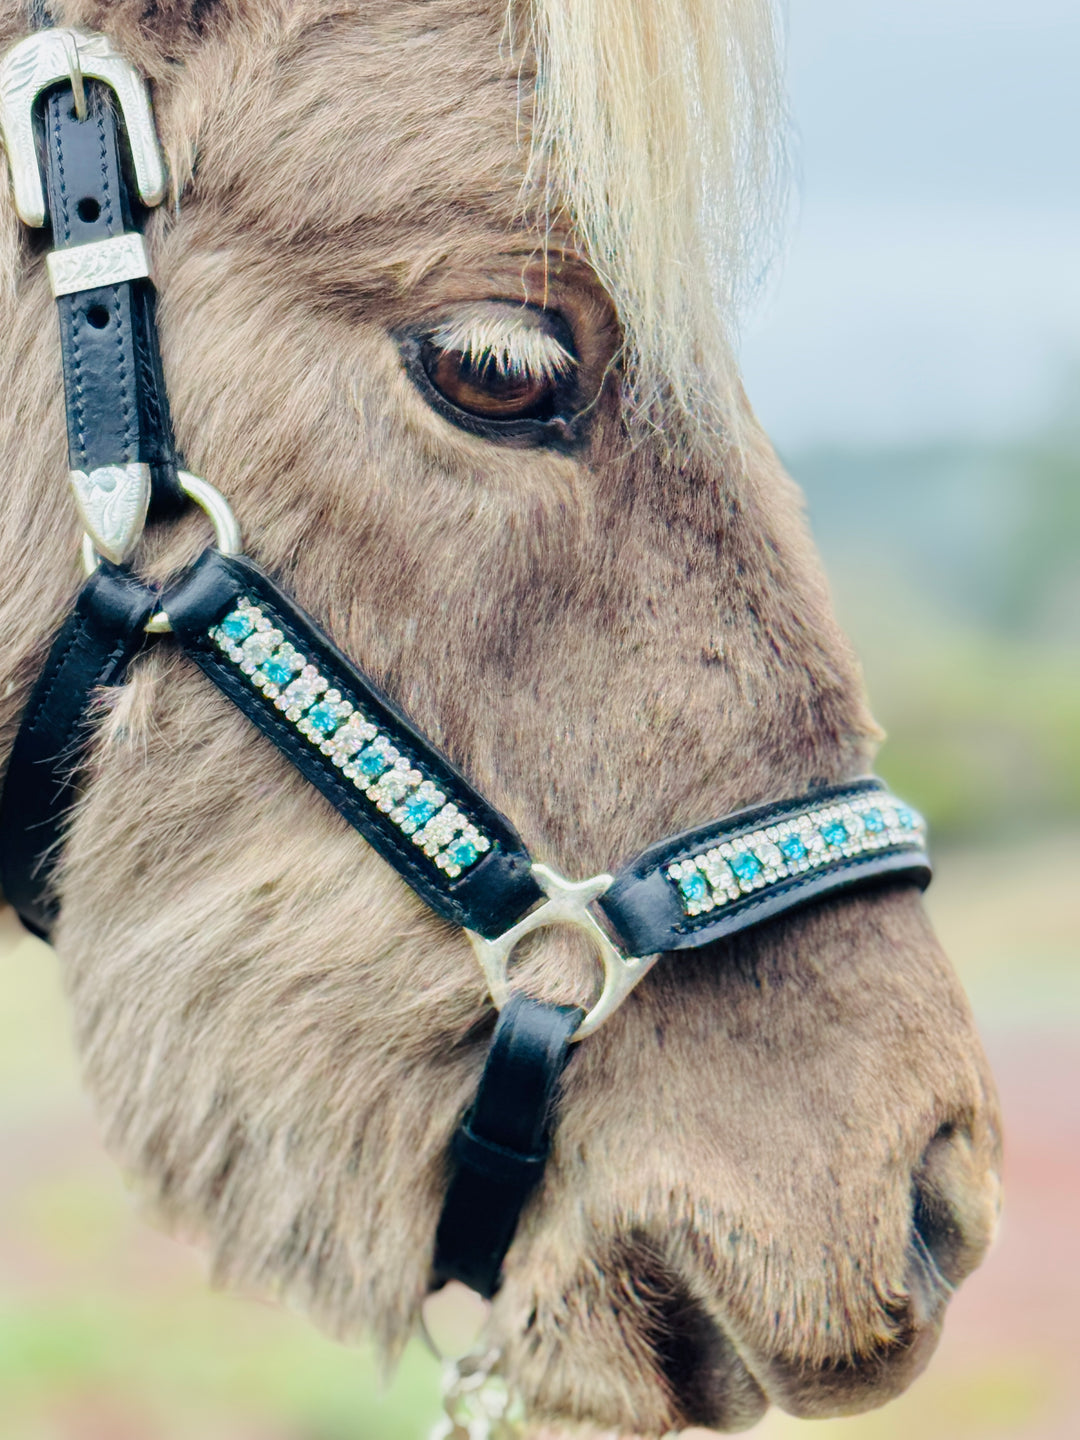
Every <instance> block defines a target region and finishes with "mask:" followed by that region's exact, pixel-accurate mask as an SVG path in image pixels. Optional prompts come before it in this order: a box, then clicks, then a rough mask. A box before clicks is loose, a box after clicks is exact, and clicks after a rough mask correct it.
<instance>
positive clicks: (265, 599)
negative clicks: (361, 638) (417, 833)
mask: <svg viewBox="0 0 1080 1440" xmlns="http://www.w3.org/2000/svg"><path fill="white" fill-rule="evenodd" d="M241 596H244V597H247V598H248V599H250V600H251V601H252V602H254V603H256V604H258V605H259V606H260V607H262V609H263V610H264V612H265V613H266V614H267V615H268V616H270V617H272V618H273V621H274V624H275V626H277V627H278V628H279V629H280V630H281V632H282V633H283V634H284V635H285V637H286V639H287V640H288V641H289V642H290V643H291V644H292V645H294V646H295V647H296V649H297V650H299V651H300V652H301V653H302V654H303V655H305V656H306V657H307V658H308V660H309V661H310V662H312V663H313V664H314V665H316V666H317V667H318V668H319V670H320V672H321V673H322V674H323V675H324V676H326V677H327V678H328V679H329V680H330V682H331V683H332V685H333V686H334V687H335V688H336V689H337V690H338V691H340V693H341V694H342V695H343V696H345V697H346V698H347V699H348V700H349V701H350V702H351V703H353V704H354V705H358V706H359V707H362V709H363V710H364V711H365V712H366V713H367V714H368V715H369V716H370V717H371V719H372V720H373V721H374V722H375V723H376V724H377V725H378V726H379V727H380V729H381V730H383V731H385V732H386V733H387V734H388V735H390V736H391V737H392V738H393V742H394V744H395V746H396V747H398V748H399V749H400V750H401V751H402V752H403V753H405V754H407V755H408V756H410V757H411V758H412V760H413V761H414V762H415V763H416V764H417V765H418V766H419V768H420V769H421V770H422V771H423V772H425V774H426V775H428V776H429V777H430V778H431V779H432V780H433V781H434V782H435V783H436V784H437V785H438V786H439V788H440V789H441V790H442V791H443V792H444V793H445V794H446V795H447V796H448V797H449V798H450V800H451V801H452V802H453V803H454V804H455V805H457V806H458V808H459V809H460V810H461V811H462V812H463V813H464V814H466V815H467V816H468V817H469V818H470V820H471V821H472V822H473V823H474V824H475V825H477V826H478V827H479V828H480V829H481V830H482V831H483V832H484V833H485V834H486V835H487V836H489V837H490V839H491V841H492V848H491V850H490V852H489V853H487V854H486V855H485V856H484V858H483V859H482V860H480V862H479V863H478V864H475V865H474V866H473V867H472V868H471V869H469V870H468V871H466V872H465V873H464V874H463V875H462V876H461V877H460V878H456V879H451V878H449V877H448V876H447V875H446V874H445V873H444V872H443V871H441V870H440V869H438V868H437V866H436V865H435V864H434V863H433V862H432V861H431V860H430V859H429V858H428V857H427V856H426V855H425V854H424V852H423V850H421V849H419V848H418V847H417V846H416V845H415V844H413V843H412V842H411V841H410V840H409V838H408V837H407V836H406V835H404V834H403V833H402V831H401V830H400V829H399V828H398V826H397V825H395V824H394V823H393V822H392V821H391V820H390V819H389V818H388V817H387V815H385V814H383V813H381V812H380V811H379V810H378V809H376V808H375V807H374V806H373V805H372V804H371V802H370V801H369V800H367V799H366V797H365V795H364V793H363V791H362V790H360V789H357V787H356V786H354V785H353V784H352V783H351V782H350V781H349V780H348V779H347V778H346V777H345V776H344V775H343V774H342V771H341V769H340V767H338V766H336V765H335V764H334V763H333V762H332V760H331V759H329V758H328V756H327V755H326V754H324V753H323V752H322V751H320V750H319V749H318V748H317V747H315V746H314V745H312V744H310V743H309V742H308V741H307V740H305V738H304V737H303V735H302V734H301V733H300V732H299V730H298V728H297V726H296V725H294V724H293V723H292V722H291V721H289V720H287V719H286V717H285V715H284V714H283V713H282V711H281V710H279V709H277V708H275V706H274V705H273V704H272V703H271V701H270V700H269V699H268V698H267V697H266V695H265V694H264V693H263V692H262V691H260V690H258V689H256V688H255V687H254V686H253V685H252V684H251V683H249V681H248V680H247V678H246V677H245V676H244V675H243V673H242V672H241V671H240V670H239V669H238V668H237V666H236V665H234V664H233V663H232V662H231V661H230V660H228V659H227V658H226V657H225V655H223V654H222V651H221V650H220V649H219V648H218V646H217V645H216V644H215V642H214V640H213V638H212V637H211V635H210V631H211V629H212V628H213V627H214V625H215V624H216V623H217V622H218V621H219V620H220V619H221V618H222V617H223V616H224V615H225V614H226V612H227V611H229V610H231V609H232V608H233V607H234V606H235V605H236V603H237V601H238V599H239V598H240V597H241ZM162 603H163V606H164V608H165V610H166V611H167V612H168V615H169V619H170V621H171V622H172V628H173V633H174V635H175V636H176V639H177V640H178V641H179V642H180V644H181V645H182V646H183V648H184V650H185V651H186V652H187V654H188V655H190V656H191V658H192V659H193V660H194V661H195V663H196V664H197V665H198V666H199V667H200V669H202V671H203V672H204V673H205V674H206V675H208V676H209V678H210V679H211V680H213V682H214V684H215V685H217V687H218V688H219V689H220V690H221V691H222V692H223V693H224V694H225V695H226V696H227V697H228V698H229V699H230V700H231V701H232V702H233V704H235V705H236V706H237V707H238V708H239V709H240V710H242V711H243V712H244V714H245V715H246V716H247V717H248V719H249V720H251V721H252V723H253V724H254V725H256V726H257V727H258V729H259V730H261V731H262V733H263V734H264V735H266V736H267V737H268V738H269V739H270V740H272V741H273V743H274V744H275V745H276V746H277V748H278V749H279V750H280V751H281V753H282V754H283V755H284V756H285V757H286V759H288V760H289V761H291V762H292V764H293V765H295V766H296V768H297V769H298V770H299V771H300V773H301V774H302V775H303V776H304V777H305V779H307V780H309V781H310V782H311V783H312V784H313V785H314V786H315V787H316V789H318V790H320V791H321V792H322V793H323V795H325V796H326V798H327V799H328V800H329V801H330V803H331V804H332V805H333V806H334V808H335V810H337V812H338V813H339V814H340V815H341V816H343V817H344V819H345V820H347V821H348V822H349V824H350V825H352V826H353V827H354V828H355V829H356V830H358V831H359V832H360V834H361V835H363V837H364V839H365V840H367V842H368V843H369V844H370V845H371V846H372V847H373V848H374V849H375V850H377V851H378V852H379V854H380V855H381V856H382V857H383V859H384V860H386V861H387V862H388V863H389V864H390V865H392V866H393V867H394V869H395V870H396V871H397V872H398V874H399V875H401V877H402V878H403V879H404V880H405V881H406V882H407V883H408V884H409V885H411V886H412V888H413V889H414V890H415V891H416V893H417V894H418V895H419V896H420V898H421V899H422V900H424V901H426V903H427V904H428V905H430V906H431V908H432V909H433V910H435V911H436V912H437V913H438V914H439V915H442V916H443V917H444V918H445V919H447V920H449V921H451V922H452V923H453V924H455V925H463V926H465V927H467V928H468V929H470V930H476V931H477V932H478V933H479V934H481V935H486V936H488V937H489V938H491V937H494V936H497V935H501V934H502V933H503V931H504V930H506V929H508V928H509V927H510V926H511V925H512V924H513V923H514V922H515V921H516V920H518V919H519V918H520V917H521V916H522V915H523V914H524V913H525V912H526V911H527V910H529V909H530V908H531V907H532V906H533V905H534V904H535V903H536V901H537V900H539V899H540V898H541V891H540V889H539V887H538V885H537V884H536V881H535V880H534V879H533V878H532V862H531V860H530V858H529V855H528V852H527V851H526V849H525V846H524V844H523V843H522V840H521V837H520V836H519V835H518V833H517V831H516V830H515V829H514V827H513V826H512V825H511V824H510V822H509V820H507V819H506V817H505V816H503V815H501V814H500V813H499V812H498V810H496V809H495V808H494V807H493V806H492V805H490V804H489V803H488V802H487V801H486V800H485V799H484V797H483V796H482V795H481V794H480V792H479V791H478V790H476V789H474V788H473V786H472V785H470V784H469V782H468V780H466V778H465V776H464V775H462V774H461V772H460V771H459V770H457V769H456V767H455V766H453V765H452V764H451V763H450V761H449V760H447V758H446V756H445V755H443V754H442V753H441V752H440V751H438V750H437V749H436V748H435V747H434V746H433V745H432V744H431V742H430V741H429V740H428V739H427V738H426V737H425V736H424V735H422V734H421V732H420V731H419V730H418V729H417V728H416V726H415V725H413V724H412V722H411V721H410V720H409V719H407V717H406V716H404V715H403V714H402V713H401V711H400V710H398V709H397V707H396V706H395V705H394V704H393V703H392V701H390V700H388V699H387V697H386V696H385V695H384V694H383V693H382V692H381V691H380V690H378V689H377V688H376V687H375V686H374V685H373V684H372V683H371V681H370V680H369V679H368V678H367V677H366V676H365V675H363V674H362V673H361V672H360V671H359V670H357V669H356V667H355V666H354V665H353V664H352V662H351V661H350V660H349V659H348V657H347V656H345V655H343V654H342V653H341V651H340V650H338V648H337V647H336V646H335V645H334V644H333V642H332V641H331V640H330V639H329V638H328V637H327V636H326V634H325V633H324V632H323V631H322V630H321V629H320V628H319V627H318V626H317V625H316V623H315V621H314V620H312V618H311V617H310V616H309V615H307V614H305V613H304V611H303V610H301V609H300V608H299V606H297V605H296V604H294V603H293V601H292V600H291V599H290V598H289V597H288V596H287V595H285V594H284V592H283V591H281V590H279V589H278V587H277V586H276V585H275V584H274V582H273V581H272V580H271V579H270V578H269V576H268V575H266V574H265V573H264V572H263V571H262V570H260V569H259V568H258V566H256V565H254V564H253V563H252V562H251V561H250V560H247V559H245V558H244V557H242V556H224V555H221V554H220V553H219V552H218V551H216V550H208V551H207V552H206V553H205V554H204V555H203V556H202V557H201V558H200V559H199V560H198V561H197V562H196V564H195V565H194V566H193V568H192V569H191V571H189V573H188V574H187V575H186V576H185V578H184V580H183V581H182V582H181V583H180V584H179V585H178V586H177V587H176V589H174V590H172V591H171V592H170V593H169V594H167V595H166V596H165V598H164V600H163V602H162Z"/></svg>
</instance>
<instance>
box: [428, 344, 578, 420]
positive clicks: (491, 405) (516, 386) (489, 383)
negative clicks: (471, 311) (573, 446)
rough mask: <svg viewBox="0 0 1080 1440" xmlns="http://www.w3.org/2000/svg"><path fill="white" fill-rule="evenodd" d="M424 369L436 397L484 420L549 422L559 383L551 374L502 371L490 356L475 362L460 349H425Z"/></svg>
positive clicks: (431, 347) (433, 346) (484, 356)
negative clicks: (437, 395) (436, 394)
mask: <svg viewBox="0 0 1080 1440" xmlns="http://www.w3.org/2000/svg"><path fill="white" fill-rule="evenodd" d="M423 362H424V369H425V370H426V371H427V376H428V379H429V380H430V381H431V383H432V385H434V386H435V389H436V390H438V392H439V394H440V395H441V396H442V397H443V398H444V399H445V400H448V401H449V402H450V404H451V405H456V406H457V408H458V409H459V410H464V411H465V412H466V413H467V414H469V415H477V416H479V417H480V418H481V419H484V420H549V419H550V418H551V416H552V415H553V414H554V412H555V402H556V399H557V396H558V392H559V381H558V379H557V378H556V377H555V376H551V375H530V374H528V373H525V372H516V373H515V372H514V371H512V370H506V369H504V368H502V367H501V366H499V365H498V364H497V363H496V360H495V357H494V356H493V355H481V356H480V358H479V359H476V358H474V357H473V356H472V355H467V354H466V353H465V352H464V351H462V350H440V349H438V348H437V347H436V346H435V345H433V344H432V343H430V342H429V343H428V345H427V346H426V347H425V351H424V356H423Z"/></svg>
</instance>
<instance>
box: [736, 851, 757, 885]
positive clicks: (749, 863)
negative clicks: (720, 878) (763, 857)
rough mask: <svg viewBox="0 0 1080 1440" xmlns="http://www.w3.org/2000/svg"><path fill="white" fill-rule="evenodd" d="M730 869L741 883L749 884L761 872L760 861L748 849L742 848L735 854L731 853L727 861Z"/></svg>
mask: <svg viewBox="0 0 1080 1440" xmlns="http://www.w3.org/2000/svg"><path fill="white" fill-rule="evenodd" d="M728 864H729V865H730V866H731V868H732V870H734V871H735V874H736V875H737V876H738V878H739V880H740V882H741V883H742V884H743V885H749V884H750V883H751V881H753V880H756V879H757V877H758V876H759V875H760V874H761V861H760V860H759V859H758V858H757V856H756V855H751V854H750V852H749V851H748V850H743V851H741V852H740V853H739V854H737V855H732V857H731V859H730V860H729V861H728Z"/></svg>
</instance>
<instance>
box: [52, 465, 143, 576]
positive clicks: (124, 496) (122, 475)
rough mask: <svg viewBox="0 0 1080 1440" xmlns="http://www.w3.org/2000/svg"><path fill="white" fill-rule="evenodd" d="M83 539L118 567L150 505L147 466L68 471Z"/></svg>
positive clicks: (138, 533)
mask: <svg viewBox="0 0 1080 1440" xmlns="http://www.w3.org/2000/svg"><path fill="white" fill-rule="evenodd" d="M68 479H69V480H70V481H71V488H72V490H73V491H74V494H75V504H76V505H77V506H78V508H79V517H80V519H81V520H82V522H83V528H84V530H85V531H86V537H87V539H88V540H89V542H90V544H91V545H92V546H93V547H94V549H95V550H96V551H97V552H98V554H100V555H104V556H105V558H106V559H107V560H111V561H112V562H113V564H114V565H121V564H123V562H124V561H125V560H126V559H127V558H128V556H129V555H130V554H131V552H132V551H133V550H134V549H135V546H136V545H137V544H138V542H139V536H140V535H141V534H142V532H143V526H144V525H145V523H146V508H147V506H148V505H149V504H150V467H149V465H100V466H98V468H97V469H96V470H91V471H90V473H89V475H88V474H87V473H86V471H85V470H69V471H68Z"/></svg>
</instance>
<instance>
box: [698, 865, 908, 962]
mask: <svg viewBox="0 0 1080 1440" xmlns="http://www.w3.org/2000/svg"><path fill="white" fill-rule="evenodd" d="M906 853H907V852H906V851H905V849H904V847H903V846H896V845H893V846H890V847H888V848H883V849H881V850H875V851H873V852H872V853H871V854H869V855H855V856H851V857H849V858H848V859H846V860H840V861H837V862H835V863H834V864H832V865H830V866H829V868H828V869H822V870H819V871H818V872H817V873H816V874H813V875H798V876H795V877H793V878H792V879H790V880H786V881H784V882H783V883H782V884H780V885H777V886H775V887H774V888H772V889H770V890H768V891H767V892H763V893H762V894H760V895H747V896H746V898H745V899H744V900H738V901H736V902H735V904H734V905H730V906H728V907H726V909H725V910H724V913H723V914H722V915H713V916H711V917H710V924H706V925H700V926H697V925H694V924H692V923H683V924H680V925H674V926H672V929H673V931H674V932H675V933H676V934H677V935H695V934H696V935H706V934H708V931H709V928H710V925H723V923H724V922H725V921H726V920H734V919H736V918H741V917H742V916H745V915H749V914H751V913H752V912H753V911H755V910H759V909H760V908H761V907H762V905H767V904H769V903H770V902H771V901H773V900H779V899H783V898H784V897H786V896H788V895H792V894H797V892H798V891H800V890H804V889H809V888H810V886H811V885H812V884H813V883H814V882H815V881H817V880H839V879H841V878H842V877H843V876H845V875H847V874H849V873H850V872H851V871H858V870H871V869H872V868H873V866H874V863H875V861H877V860H882V859H886V858H889V857H892V856H894V855H904V854H906ZM911 858H912V861H913V863H914V864H920V863H921V864H923V865H925V864H926V857H925V855H924V854H923V853H922V852H921V851H920V852H918V853H916V852H915V851H912V852H911ZM816 895H817V897H818V898H820V896H821V895H822V891H821V890H818V891H817V892H816ZM728 933H733V932H728ZM702 943H703V944H705V943H707V942H706V941H702Z"/></svg>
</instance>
